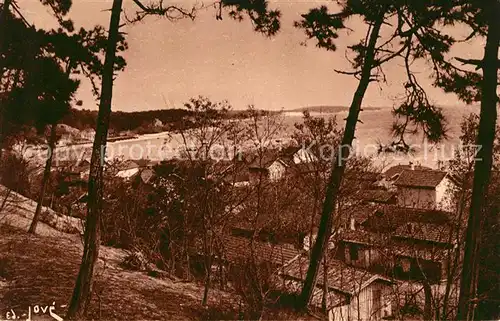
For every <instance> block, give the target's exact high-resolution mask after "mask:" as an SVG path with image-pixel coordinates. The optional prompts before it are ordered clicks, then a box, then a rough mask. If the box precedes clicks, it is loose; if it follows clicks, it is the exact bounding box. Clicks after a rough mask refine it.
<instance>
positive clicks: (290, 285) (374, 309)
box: [276, 255, 394, 321]
mask: <svg viewBox="0 0 500 321" xmlns="http://www.w3.org/2000/svg"><path fill="white" fill-rule="evenodd" d="M308 266H309V259H308V255H301V256H299V257H297V258H296V259H294V260H292V261H291V262H290V263H289V264H287V265H285V266H284V267H283V268H282V269H280V270H278V275H279V276H280V278H281V280H277V281H276V282H277V283H281V285H282V286H283V291H285V292H288V293H297V292H299V291H300V289H301V287H302V284H303V282H304V280H305V275H306V272H307V268H308ZM324 270H325V269H324V266H323V264H321V266H320V271H321V272H320V273H319V275H318V280H317V284H316V287H315V290H314V292H313V296H312V299H311V306H312V307H313V309H314V310H317V311H321V308H322V302H323V295H324V288H325V283H326V288H327V298H326V308H327V311H328V320H330V321H351V320H366V321H368V320H374V321H375V320H382V319H389V318H391V316H392V315H393V307H392V302H393V301H394V299H393V292H392V284H393V282H392V281H391V280H390V279H389V278H387V277H384V276H382V275H379V274H374V273H370V272H368V271H366V270H363V269H358V268H355V267H353V266H349V265H347V264H345V263H344V262H342V261H340V260H336V259H333V258H329V259H328V262H327V271H326V272H325V271H324ZM325 276H326V277H325ZM325 279H326V281H325Z"/></svg>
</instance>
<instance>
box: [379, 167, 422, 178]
mask: <svg viewBox="0 0 500 321" xmlns="http://www.w3.org/2000/svg"><path fill="white" fill-rule="evenodd" d="M413 168H414V169H415V170H421V171H423V170H432V168H430V167H426V166H421V165H415V166H414V167H413ZM404 170H411V165H395V166H392V167H390V168H389V169H387V170H386V171H385V172H384V176H385V177H386V178H387V179H391V178H392V177H393V176H394V175H396V174H401V173H402V172H403V171H404Z"/></svg>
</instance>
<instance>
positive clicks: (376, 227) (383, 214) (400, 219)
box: [363, 205, 451, 232]
mask: <svg viewBox="0 0 500 321" xmlns="http://www.w3.org/2000/svg"><path fill="white" fill-rule="evenodd" d="M450 217H451V213H449V212H445V211H440V210H432V209H418V208H408V207H399V206H395V205H379V206H378V208H377V209H376V211H375V212H374V213H373V214H372V215H371V216H370V217H369V218H368V219H367V220H366V221H365V222H364V223H363V226H364V227H365V228H366V229H367V230H371V231H376V232H393V231H395V230H396V229H397V228H398V227H400V226H402V225H404V224H406V223H408V222H415V223H433V224H447V223H449V221H450Z"/></svg>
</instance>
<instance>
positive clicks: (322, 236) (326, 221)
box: [297, 17, 383, 309]
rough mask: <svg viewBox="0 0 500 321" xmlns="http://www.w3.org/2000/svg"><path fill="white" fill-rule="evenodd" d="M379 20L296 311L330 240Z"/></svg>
mask: <svg viewBox="0 0 500 321" xmlns="http://www.w3.org/2000/svg"><path fill="white" fill-rule="evenodd" d="M382 20H383V17H380V20H379V21H377V22H376V23H374V24H373V26H372V29H371V32H370V38H369V41H368V46H367V50H366V56H365V59H364V62H363V68H362V72H361V79H360V81H359V84H358V88H357V89H356V92H355V93H354V97H353V100H352V103H351V106H350V108H349V115H348V116H347V122H346V126H345V131H344V137H343V139H342V144H341V147H340V148H341V149H340V152H339V153H337V155H336V157H335V160H334V163H333V164H332V172H331V174H330V178H329V180H328V185H327V189H326V196H325V202H324V203H323V211H322V213H321V221H320V225H319V228H318V235H317V237H316V241H315V243H314V246H313V248H312V252H311V259H310V263H309V268H308V270H307V275H306V279H305V282H304V287H303V288H302V292H301V294H300V297H299V299H298V302H297V308H298V309H305V308H306V307H307V305H308V304H309V301H310V300H311V296H312V294H313V291H314V287H315V285H316V279H317V277H318V271H319V267H320V263H321V260H322V257H323V255H324V252H325V250H326V248H327V246H328V242H329V240H330V236H331V235H332V226H333V221H334V220H333V214H334V213H333V212H334V209H335V204H336V203H337V197H338V193H339V189H340V185H341V183H342V177H343V176H344V171H345V165H346V161H347V158H348V157H349V154H350V148H351V147H352V141H353V140H354V133H355V131H356V124H357V122H358V118H359V113H360V112H361V104H362V102H363V97H364V95H365V92H366V90H367V88H368V85H369V83H370V77H371V70H372V66H373V63H374V59H375V46H376V43H377V39H378V37H379V32H380V28H381V26H382Z"/></svg>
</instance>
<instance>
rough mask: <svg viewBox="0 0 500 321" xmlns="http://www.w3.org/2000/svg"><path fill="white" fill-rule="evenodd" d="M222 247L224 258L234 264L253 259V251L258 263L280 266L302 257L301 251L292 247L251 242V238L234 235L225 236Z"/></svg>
mask: <svg viewBox="0 0 500 321" xmlns="http://www.w3.org/2000/svg"><path fill="white" fill-rule="evenodd" d="M252 245H253V249H252ZM221 247H222V258H223V259H224V260H226V261H228V262H232V263H236V262H242V261H246V260H249V259H251V258H252V250H253V254H254V255H255V259H256V261H258V262H270V263H272V264H275V265H280V266H281V265H284V264H286V263H288V262H290V261H291V260H293V259H294V258H296V257H297V256H298V255H300V251H299V250H298V249H296V248H294V247H293V246H291V245H281V244H273V243H269V242H261V241H253V242H251V239H249V238H245V237H239V236H233V235H225V236H224V237H223V238H222V241H221Z"/></svg>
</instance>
